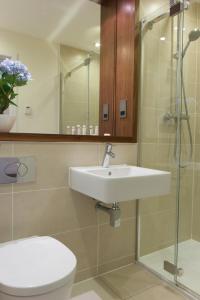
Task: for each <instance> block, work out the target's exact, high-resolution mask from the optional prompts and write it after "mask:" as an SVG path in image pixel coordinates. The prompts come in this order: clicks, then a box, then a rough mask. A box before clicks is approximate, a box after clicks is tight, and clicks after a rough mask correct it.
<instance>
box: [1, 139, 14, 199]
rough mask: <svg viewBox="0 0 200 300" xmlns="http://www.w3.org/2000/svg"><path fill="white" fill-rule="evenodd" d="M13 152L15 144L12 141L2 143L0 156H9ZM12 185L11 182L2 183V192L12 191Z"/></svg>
mask: <svg viewBox="0 0 200 300" xmlns="http://www.w3.org/2000/svg"><path fill="white" fill-rule="evenodd" d="M12 154H13V145H12V144H11V143H1V144H0V157H9V156H12ZM11 192H12V185H11V184H1V185H0V194H1V193H11Z"/></svg>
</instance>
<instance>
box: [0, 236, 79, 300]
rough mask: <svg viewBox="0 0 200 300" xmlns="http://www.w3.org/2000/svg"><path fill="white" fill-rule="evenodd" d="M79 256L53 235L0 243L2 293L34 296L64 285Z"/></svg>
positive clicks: (0, 282)
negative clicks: (52, 236)
mask: <svg viewBox="0 0 200 300" xmlns="http://www.w3.org/2000/svg"><path fill="white" fill-rule="evenodd" d="M76 264H77V262H76V257H75V256H74V254H73V253H72V252H71V251H70V250H69V249H68V248H67V247H66V246H65V245H63V244H62V243H60V242H59V241H57V240H55V239H54V238H51V237H32V238H28V239H24V240H18V241H12V242H8V243H4V244H1V245H0V292H3V293H5V294H8V295H12V296H22V297H23V296H24V297H25V296H35V295H41V294H44V293H48V292H50V291H52V290H55V289H56V288H59V287H61V286H63V285H65V284H66V283H67V282H68V281H69V280H70V279H71V276H73V274H74V270H75V268H76Z"/></svg>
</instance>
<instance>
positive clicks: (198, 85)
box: [138, 0, 200, 298]
mask: <svg viewBox="0 0 200 300" xmlns="http://www.w3.org/2000/svg"><path fill="white" fill-rule="evenodd" d="M141 2H142V1H141ZM162 2H163V1H161V3H162ZM168 2H169V3H167V4H166V5H162V6H160V8H159V9H158V10H155V11H154V12H153V13H152V12H151V14H146V15H145V17H144V18H142V21H141V93H140V99H141V101H140V130H139V153H140V159H139V160H140V165H141V166H145V167H149V168H157V169H161V170H168V171H170V172H171V174H172V182H171V184H172V185H171V194H170V195H167V196H164V197H157V198H152V199H151V200H149V201H143V200H140V201H139V202H138V228H139V230H138V232H139V233H138V261H139V262H140V263H142V264H143V265H145V266H146V267H147V268H149V269H151V270H153V271H154V272H156V273H157V274H158V275H159V276H161V277H163V278H165V279H167V280H169V281H171V282H173V283H175V284H176V285H178V286H179V287H181V288H183V289H185V290H187V291H189V292H190V293H191V294H193V295H195V296H197V297H199V298H200V30H199V28H200V1H197V0H196V1H180V3H179V1H168ZM144 3H145V1H144ZM170 5H171V6H170ZM175 6H176V9H175Z"/></svg>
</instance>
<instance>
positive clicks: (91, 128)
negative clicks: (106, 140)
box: [89, 125, 93, 135]
mask: <svg viewBox="0 0 200 300" xmlns="http://www.w3.org/2000/svg"><path fill="white" fill-rule="evenodd" d="M89 129H90V130H89V133H90V135H93V126H92V125H90V128H89Z"/></svg>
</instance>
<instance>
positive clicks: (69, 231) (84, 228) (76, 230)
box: [50, 224, 98, 236]
mask: <svg viewBox="0 0 200 300" xmlns="http://www.w3.org/2000/svg"><path fill="white" fill-rule="evenodd" d="M97 226H98V225H97V224H96V225H91V226H86V227H79V228H75V229H72V230H66V231H60V232H55V233H51V234H50V235H51V236H56V235H63V234H67V233H71V232H78V231H82V230H87V229H92V228H97Z"/></svg>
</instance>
